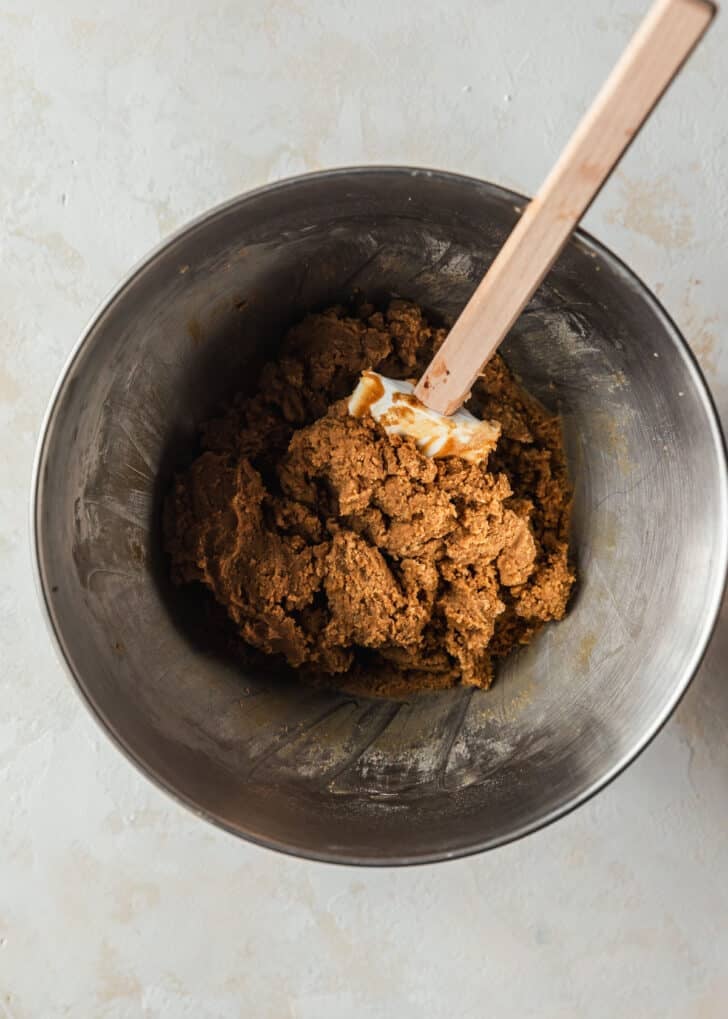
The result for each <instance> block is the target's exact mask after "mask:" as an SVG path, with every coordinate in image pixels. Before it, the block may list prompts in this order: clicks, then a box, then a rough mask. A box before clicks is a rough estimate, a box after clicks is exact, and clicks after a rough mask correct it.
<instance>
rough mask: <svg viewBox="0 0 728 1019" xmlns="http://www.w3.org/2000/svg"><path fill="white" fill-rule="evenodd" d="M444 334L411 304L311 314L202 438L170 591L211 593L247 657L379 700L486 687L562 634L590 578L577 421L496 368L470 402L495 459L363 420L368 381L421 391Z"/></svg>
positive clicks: (187, 481) (180, 488)
mask: <svg viewBox="0 0 728 1019" xmlns="http://www.w3.org/2000/svg"><path fill="white" fill-rule="evenodd" d="M444 336H445V330H443V329H437V328H434V327H433V326H431V325H430V324H429V323H428V322H427V321H426V319H425V318H424V316H423V314H422V312H421V311H420V310H419V309H418V308H417V307H415V306H413V305H412V304H408V303H405V302H403V301H392V302H391V304H390V305H389V307H388V309H387V310H386V312H385V313H381V312H379V311H376V310H375V309H374V308H373V307H372V306H371V305H367V304H361V305H359V307H358V308H356V309H348V310H345V309H343V308H340V307H337V308H332V309H330V310H329V311H326V312H324V313H323V314H316V315H310V316H308V317H307V318H306V319H305V320H304V321H303V322H302V323H300V324H299V325H297V326H295V327H294V328H292V329H291V330H290V331H289V332H288V334H287V335H286V337H285V338H284V340H283V343H282V347H281V350H280V353H279V356H278V358H277V360H276V361H274V362H271V363H270V364H267V365H266V366H265V367H264V368H263V370H262V373H261V376H260V380H259V383H258V386H257V391H256V394H255V395H253V396H252V397H250V396H248V397H242V396H241V397H238V398H236V400H234V401H233V404H232V405H231V406H230V407H229V408H228V410H227V411H226V412H225V413H224V414H223V415H222V417H220V418H217V419H215V420H213V421H210V422H208V423H207V424H206V425H205V426H204V427H203V430H202V445H203V449H204V452H203V453H202V455H201V456H199V457H198V458H197V459H196V460H195V461H194V463H193V464H192V465H191V467H190V468H189V469H188V470H187V471H186V472H185V473H183V474H181V475H180V476H179V477H178V478H177V479H176V481H175V484H174V488H173V491H172V492H171V493H170V495H169V497H168V499H167V504H166V509H165V536H166V545H167V550H168V553H169V556H170V559H171V570H172V579H173V580H174V581H175V582H176V583H178V584H183V583H191V582H201V583H203V584H205V585H206V586H207V587H208V588H209V589H210V590H211V591H212V593H213V595H214V596H215V598H216V599H217V601H218V602H220V604H221V605H223V606H224V607H225V608H226V610H227V613H228V615H229V617H230V619H231V620H232V622H233V623H234V625H235V627H236V630H237V632H238V633H239V635H240V636H241V637H242V639H243V641H245V642H246V643H247V644H248V645H251V646H252V647H254V648H256V649H259V650H261V651H263V652H266V653H268V654H270V655H279V656H282V657H283V658H284V659H285V660H286V661H287V662H288V663H289V664H290V665H291V666H295V667H298V668H300V669H301V671H302V673H304V674H307V675H309V676H311V677H313V678H316V677H318V678H321V677H322V676H328V677H330V680H331V682H333V683H334V684H336V685H339V686H349V687H351V686H354V687H356V688H359V689H364V690H367V691H370V692H372V693H380V694H388V693H396V694H401V693H402V692H403V691H410V690H416V689H421V688H441V687H446V686H451V685H454V684H457V683H463V684H467V685H471V686H479V687H487V686H489V685H490V683H491V681H492V679H493V662H494V659H496V658H498V657H501V656H503V655H506V654H508V652H509V651H510V650H512V649H513V648H514V647H516V646H517V645H519V644H525V643H528V641H529V640H530V639H531V638H532V637H533V635H534V634H535V633H536V632H537V631H538V630H539V628H540V627H541V626H542V625H543V624H544V623H545V622H547V621H548V620H552V619H561V618H562V617H563V615H564V613H565V611H566V605H567V600H568V597H569V593H570V591H571V587H572V585H573V582H574V573H573V570H572V568H571V566H570V564H569V557H568V530H569V509H570V498H571V493H570V487H569V482H568V477H567V472H566V466H565V462H564V453H563V443H562V435H561V429H560V425H559V422H558V420H557V419H556V418H554V417H552V416H550V415H549V414H547V413H546V411H545V410H544V409H543V407H541V405H540V404H538V403H537V402H536V401H535V400H533V399H532V398H531V397H529V396H528V394H526V393H525V392H524V391H523V389H522V388H521V387H520V386H519V385H518V384H517V382H516V381H515V380H514V378H513V376H512V375H511V373H510V372H509V370H508V368H507V367H506V365H505V363H504V361H503V360H502V359H501V358H500V357H499V356H496V357H495V358H493V360H492V361H491V362H490V364H489V365H488V366H487V368H486V370H485V375H484V378H483V379H482V380H480V381H479V382H478V384H477V386H476V388H475V390H474V392H473V397H472V399H471V401H470V403H469V404H468V406H469V409H471V410H472V411H473V413H475V414H476V415H477V416H479V417H482V418H489V419H494V420H495V421H497V422H499V423H500V426H501V437H500V439H499V441H498V445H497V448H496V449H495V451H494V452H493V453H492V454H491V455H490V457H489V459H488V461H487V462H486V463H468V462H466V461H465V460H462V459H460V458H458V457H445V458H442V459H428V457H426V456H424V455H423V454H422V453H420V452H419V451H418V449H417V448H416V446H415V445H414V442H413V441H412V440H411V439H406V438H400V437H390V436H387V435H386V434H385V433H384V431H383V430H382V428H381V427H380V426H379V425H377V424H376V423H375V422H374V421H373V420H372V419H371V418H370V417H368V416H365V417H361V418H354V417H351V416H350V415H349V414H348V412H347V406H346V397H348V395H349V394H350V393H351V392H352V389H353V388H354V386H355V385H356V382H357V379H358V376H359V374H360V372H361V371H362V370H364V369H367V368H374V369H375V370H377V371H379V372H381V373H382V374H383V375H386V376H389V377H391V378H414V377H416V376H418V375H419V374H420V373H421V371H422V370H423V368H424V367H425V365H426V364H427V362H428V361H429V359H430V357H431V356H432V353H433V350H434V349H435V348H436V347H437V346H438V345H439V344H440V343H441V342H442V340H443V339H444Z"/></svg>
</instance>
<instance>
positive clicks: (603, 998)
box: [0, 0, 728, 1019]
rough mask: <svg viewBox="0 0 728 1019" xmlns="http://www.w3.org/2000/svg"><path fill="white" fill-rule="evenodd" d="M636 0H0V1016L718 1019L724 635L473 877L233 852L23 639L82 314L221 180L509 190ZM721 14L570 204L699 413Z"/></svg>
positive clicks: (715, 292)
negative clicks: (585, 205)
mask: <svg viewBox="0 0 728 1019" xmlns="http://www.w3.org/2000/svg"><path fill="white" fill-rule="evenodd" d="M643 9H644V5H643V3H642V2H636V0H616V2H610V0H601V2H598V0H588V2H583V3H581V4H574V3H572V2H570V0H551V2H549V3H548V4H545V3H538V4H536V3H534V2H530V0H528V2H527V0H487V2H486V0H471V2H465V0H454V2H453V3H451V4H450V5H444V4H442V3H440V2H432V0H419V2H412V0H406V2H397V3H392V2H389V3H384V2H379V0H364V2H358V3H355V2H349V0H342V2H338V3H334V2H328V3H325V2H319V0H311V2H309V3H306V4H304V3H302V2H297V0H289V2H285V3H284V2H280V3H279V2H273V0H268V2H263V3H260V2H256V3H253V2H250V0H238V2H235V3H234V2H230V3H210V4H208V3H203V2H202V0H182V2H180V0H176V2H174V3H173V2H171V0H158V2H156V3H154V4H141V3H137V2H133V3H132V2H130V3H121V2H104V0H95V2H91V0H67V2H66V3H65V4H63V5H61V4H60V3H54V2H53V0H41V2H38V3H36V4H33V5H28V4H25V3H20V2H14V0H11V2H8V0H2V2H0V82H1V84H0V138H1V144H0V153H1V156H0V165H2V173H0V209H2V221H3V225H2V231H0V245H1V246H2V260H1V264H2V272H1V273H0V429H1V434H2V445H1V449H0V463H1V464H2V466H1V467H0V471H1V476H2V485H1V486H0V563H1V566H0V656H1V663H2V665H1V669H0V683H1V684H2V711H1V712H0V776H2V791H3V798H2V813H1V820H0V1017H2V1019H28V1017H43V1019H51V1017H55V1016H73V1017H83V1019H85V1017H104V1019H106V1017H108V1019H112V1017H113V1019H121V1017H127V1016H128V1017H137V1016H144V1017H155V1019H156V1017H160V1019H182V1017H185V1016H191V1017H194V1019H217V1017H228V1016H233V1017H237V1016H255V1017H261V1019H279V1017H295V1019H340V1017H343V1016H347V1017H355V1019H371V1017H380V1016H382V1017H389V1016H397V1017H398V1019H409V1017H413V1019H414V1017H417V1019H419V1017H421V1016H427V1017H429V1019H438V1017H448V1019H449V1017H450V1016H453V1015H455V1016H460V1017H466V1016H471V1017H476V1016H477V1017H482V1016H498V1017H501V1016H504V1017H511V1016H512V1017H514V1019H528V1017H538V1019H550V1017H554V1019H556V1017H558V1019H569V1017H575V1019H577V1017H578V1019H583V1017H585V1016H588V1017H595V1019H596V1017H605V1019H612V1017H613V1016H615V1015H619V1016H627V1017H633V1016H634V1017H639V1019H650V1017H660V1019H664V1017H673V1016H674V1017H681V1019H683V1017H685V1019H723V1017H724V1016H725V1015H726V1014H727V1011H726V1010H727V1009H728V969H726V965H725V958H726V955H727V954H728V925H727V924H726V916H728V891H727V890H726V889H727V888H728V808H727V806H726V803H727V801H726V787H727V783H728V683H727V682H726V679H727V678H728V677H727V673H728V664H727V663H728V613H724V621H723V623H722V625H721V626H720V627H719V630H718V632H717V635H716V637H715V639H714V641H713V644H712V647H711V649H710V652H709V654H708V657H707V660H706V662H705V664H704V666H703V668H702V670H701V673H700V676H699V677H698V679H697V680H696V682H695V683H694V685H693V687H692V688H691V690H690V691H689V693H688V695H687V697H686V698H685V700H684V702H683V704H682V705H681V707H680V708H679V710H678V712H677V714H676V716H675V718H674V719H673V720H672V721H671V722H670V723H669V725H668V726H667V728H666V729H665V731H664V732H663V733H662V734H661V735H660V736H659V738H658V739H657V740H656V742H655V743H654V744H653V745H652V746H651V747H650V748H649V750H648V751H647V752H646V753H645V754H644V755H643V756H642V758H641V759H640V760H639V761H638V762H637V763H636V764H635V765H633V766H632V768H630V769H629V771H628V772H627V773H626V774H625V775H623V776H622V777H621V778H620V779H618V780H617V781H616V782H615V783H614V784H613V785H612V786H611V787H610V788H609V789H608V790H607V791H606V792H605V793H602V794H601V795H600V796H599V797H597V798H596V799H595V800H594V801H592V802H591V803H589V804H588V805H587V806H586V807H584V808H582V809H580V810H578V811H577V812H576V813H575V814H573V815H571V816H570V817H569V818H567V819H566V820H563V821H561V822H559V823H558V824H557V825H556V826H554V827H552V828H550V829H548V830H547V831H544V832H542V833H540V834H538V835H535V836H531V837H530V838H528V839H527V840H525V841H523V842H521V843H518V844H516V845H512V846H509V847H507V848H505V849H501V850H498V851H496V852H493V853H491V854H489V855H487V856H484V857H479V858H474V859H470V860H467V861H463V862H458V863H450V864H443V865H439V866H435V867H424V868H419V869H413V870H407V871H386V870H385V871H363V870H354V869H347V868H333V867H326V866H323V865H317V864H312V863H304V862H298V861H296V860H292V859H286V858H283V857H280V856H276V855H274V854H273V853H270V852H266V851H264V850H261V849H256V848H253V847H251V846H247V845H245V844H243V843H240V842H237V841H236V840H234V839H233V838H231V837H229V836H227V835H224V834H223V833H221V832H218V831H216V830H214V829H213V828H212V827H210V826H207V825H204V824H203V823H201V822H200V821H198V820H196V819H195V818H194V817H192V816H191V815H190V814H188V813H186V812H185V811H184V810H183V809H182V808H181V807H178V806H176V805H175V804H173V803H172V802H170V801H169V800H168V799H167V798H166V797H165V796H164V795H163V794H162V793H160V792H157V791H156V790H155V789H154V788H152V787H151V786H150V785H149V784H148V783H147V782H146V781H145V780H144V779H143V778H142V777H141V776H139V775H138V774H137V773H136V772H135V771H134V770H133V769H132V767H131V765H129V764H128V763H127V762H126V761H125V760H124V759H123V758H122V757H121V756H120V755H119V753H118V752H117V751H116V750H115V749H113V747H112V746H111V745H110V744H109V743H107V741H106V739H105V737H104V736H103V735H102V734H101V732H100V731H99V730H98V729H97V727H96V725H95V723H94V722H92V720H91V719H90V717H89V716H88V715H87V713H86V712H85V710H84V708H83V707H82V706H81V703H80V701H79V700H78V698H77V697H76V695H75V693H74V692H73V690H72V689H71V686H70V684H69V683H68V681H67V680H66V678H65V675H64V673H63V670H62V668H61V666H60V665H59V664H58V662H57V661H56V659H55V657H54V653H53V651H52V649H51V645H50V641H49V639H48V637H47V635H46V631H45V628H44V626H43V623H42V620H41V616H40V612H39V608H38V605H37V602H36V596H35V591H34V586H33V579H32V573H31V568H30V553H29V546H28V533H27V518H28V505H27V504H28V489H29V484H30V474H31V463H32V457H33V451H34V446H35V442H36V437H37V434H38V429H39V426H40V421H41V418H42V414H43V411H44V408H45V404H46V402H47V399H48V397H49V394H50V392H51V389H52V386H53V384H54V382H55V379H56V377H57V375H58V372H59V370H60V368H61V366H62V364H63V362H64V359H65V358H66V356H67V354H68V352H69V351H70V350H71V348H72V346H73V344H74V342H75V340H76V337H77V335H78V334H79V332H80V330H81V329H82V327H83V325H84V324H85V322H86V321H87V319H88V318H89V317H90V315H91V313H92V311H93V310H94V308H95V307H96V306H97V304H98V302H99V301H100V300H101V299H102V298H103V296H104V295H105V294H106V293H107V292H108V291H109V290H110V289H111V288H112V287H113V286H114V284H115V282H116V281H117V280H118V279H119V278H120V277H121V276H122V275H123V274H124V273H125V271H126V270H127V268H128V267H129V266H130V264H131V263H133V262H134V261H135V260H136V259H138V258H139V257H140V256H141V255H142V254H143V253H144V252H145V251H146V250H147V249H148V248H149V247H150V246H151V245H153V244H155V243H156V242H157V241H158V240H159V239H160V238H162V237H164V236H165V235H166V234H167V233H168V232H169V231H171V230H173V229H174V228H175V227H176V226H178V225H179V224H181V223H183V222H184V221H185V220H186V219H188V218H189V217H191V216H193V215H195V214H196V213H198V212H201V211H203V210H204V209H205V208H206V207H208V206H209V205H211V204H213V203H216V202H219V201H221V200H223V199H225V198H228V197H229V196H231V195H233V194H235V193H237V192H239V191H243V190H245V189H247V188H250V187H253V186H255V185H258V184H261V183H264V182H266V181H271V180H275V179H277V178H279V177H282V176H286V175H289V174H292V173H298V172H301V171H304V170H312V169H317V168H320V167H327V166H334V165H345V164H353V163H377V162H402V163H409V164H420V165H429V166H437V167H446V168H449V169H454V170H460V171H463V172H465V173H470V174H474V175H477V176H483V177H488V178H492V179H493V180H496V181H498V182H500V183H503V184H506V185H509V186H511V187H514V188H516V189H519V190H524V191H533V190H534V189H535V188H536V187H537V186H538V184H539V181H540V179H541V177H542V176H543V174H544V173H545V171H546V170H547V168H548V166H549V164H550V162H551V161H552V160H553V158H554V156H555V155H556V153H557V152H558V149H559V147H560V146H561V144H562V143H563V142H564V141H565V140H566V137H567V135H568V133H569V131H570V129H571V128H572V126H573V125H574V124H575V122H576V120H577V118H578V115H579V113H580V111H581V110H582V109H583V108H584V105H585V103H586V101H587V100H588V98H590V97H591V95H592V94H593V93H594V91H595V89H596V87H597V86H598V84H599V83H600V81H601V79H602V78H603V76H604V75H605V74H606V72H607V71H608V69H609V67H610V66H611V64H612V62H613V60H614V58H615V57H616V55H617V53H618V51H619V49H620V47H621V46H622V45H623V43H624V42H625V40H626V39H627V37H628V35H629V34H630V32H631V31H632V29H633V28H634V27H635V25H636V23H637V21H638V19H639V16H640V13H641V12H642V10H643ZM727 47H728V15H726V14H724V15H723V18H722V20H719V22H718V23H717V25H716V26H715V27H714V28H713V29H712V31H711V34H710V37H709V38H708V40H707V41H706V42H705V44H704V45H703V46H702V47H701V49H700V51H699V53H698V54H697V56H696V57H695V58H694V59H693V61H692V62H691V64H690V65H689V67H688V68H687V70H686V71H685V73H684V74H683V76H682V78H681V80H680V81H679V82H678V83H677V84H676V85H675V86H674V88H673V90H672V92H671V93H670V94H669V96H668V98H667V99H666V101H665V102H664V103H663V105H662V106H661V108H660V110H659V112H658V113H657V114H656V116H655V117H654V118H653V120H652V121H651V122H650V124H649V125H648V126H647V128H646V129H645V131H644V132H643V134H642V135H641V136H640V138H639V139H638V141H637V142H636V143H635V145H634V147H633V149H632V150H631V152H630V153H629V155H628V156H627V158H626V159H625V161H624V163H623V164H622V167H621V169H620V170H619V171H618V173H617V174H616V176H615V177H614V178H613V180H612V181H611V183H610V184H609V185H608V188H607V190H606V191H605V192H604V194H603V195H602V196H601V197H600V199H599V200H598V202H597V204H596V206H595V207H594V208H593V210H592V211H591V212H590V213H589V215H588V217H587V221H586V225H587V228H588V229H590V230H591V231H592V232H593V233H595V234H596V235H597V236H598V237H599V238H600V239H601V240H603V241H605V242H606V243H607V244H608V245H610V246H611V247H612V248H613V249H614V250H615V251H616V252H617V253H618V254H619V255H621V256H622V257H623V258H624V259H625V260H626V261H627V262H629V263H630V265H631V266H632V267H633V268H634V269H635V270H636V271H637V272H638V273H639V274H640V275H641V276H642V277H643V278H644V279H645V281H646V282H647V283H648V284H649V285H650V286H651V287H652V288H653V289H654V290H655V291H656V292H657V293H658V294H659V295H660V297H661V298H662V300H663V301H664V303H665V305H666V306H667V308H668V310H669V311H670V312H671V313H672V314H673V316H674V317H675V318H676V320H677V322H678V324H679V325H680V326H681V327H682V329H683V330H684V332H685V334H686V335H687V337H688V338H689V340H690V341H691V343H692V345H693V349H694V350H695V352H696V353H697V355H698V356H699V358H700V361H701V363H702V365H703V368H704V370H705V372H706V374H707V377H708V379H709V382H710V384H711V386H712V387H713V392H714V394H715V397H716V399H717V402H718V404H719V407H720V409H721V411H722V413H723V416H724V420H725V419H726V417H728V344H727V343H726V342H725V340H724V339H723V334H724V330H725V327H726V324H727V323H728V286H726V284H725V274H726V254H725V252H726V247H727V244H728V183H727V182H728V129H726V96H727V95H728V69H726V64H725V52H726V48H727Z"/></svg>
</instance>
